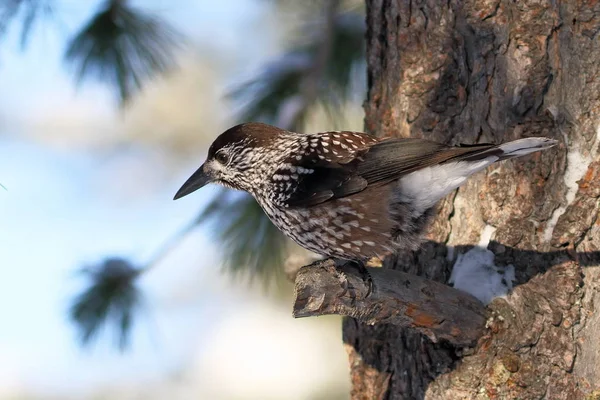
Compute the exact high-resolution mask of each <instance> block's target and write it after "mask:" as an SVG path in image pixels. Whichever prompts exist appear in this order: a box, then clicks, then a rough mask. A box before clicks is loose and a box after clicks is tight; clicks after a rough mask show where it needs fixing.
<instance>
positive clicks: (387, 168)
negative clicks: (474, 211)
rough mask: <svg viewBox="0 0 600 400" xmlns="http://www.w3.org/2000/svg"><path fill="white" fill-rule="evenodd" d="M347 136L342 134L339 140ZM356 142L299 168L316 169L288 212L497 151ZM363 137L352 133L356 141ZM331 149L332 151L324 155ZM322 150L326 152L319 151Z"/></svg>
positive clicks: (309, 158) (303, 180)
mask: <svg viewBox="0 0 600 400" xmlns="http://www.w3.org/2000/svg"><path fill="white" fill-rule="evenodd" d="M341 134H343V132H340V133H338V135H341ZM363 135H364V136H366V137H367V138H368V140H367V139H365V140H363V141H362V142H361V141H360V140H358V141H357V140H353V142H352V143H353V144H355V146H354V147H353V146H348V145H347V144H346V145H345V146H344V147H345V148H342V147H341V144H342V143H343V141H342V140H340V139H341V138H338V140H336V141H335V142H336V143H339V144H334V143H333V140H330V139H328V140H329V141H330V143H329V144H328V145H326V146H322V145H321V144H320V145H319V146H315V147H313V149H314V150H313V151H310V150H309V151H308V152H307V154H305V156H304V157H302V159H301V160H298V161H297V162H298V165H299V166H302V167H303V168H306V169H310V170H312V172H311V173H310V174H304V175H302V176H301V177H300V178H299V180H298V184H297V185H296V188H295V190H294V191H293V192H292V193H291V194H290V196H289V197H288V198H287V200H286V204H287V206H288V207H311V206H314V205H317V204H321V203H324V202H326V201H331V200H333V199H338V198H342V197H345V196H349V195H351V194H354V193H357V192H360V191H362V190H364V189H366V188H367V187H369V186H373V185H384V184H386V183H389V182H392V181H395V180H397V179H399V178H401V177H402V176H404V175H406V174H408V173H411V172H414V171H416V170H418V169H421V168H425V167H428V166H432V165H437V164H440V163H443V162H446V161H450V160H471V159H472V160H473V161H475V160H476V159H479V158H480V157H486V156H488V155H491V154H488V153H489V152H490V151H494V149H495V146H494V145H491V144H482V145H473V146H462V147H448V146H446V145H443V144H440V143H436V142H431V141H428V140H423V139H412V138H411V139H387V140H382V141H379V142H377V141H376V140H377V139H374V138H373V137H371V136H368V135H366V134H363ZM355 136H357V134H356V133H354V132H353V133H352V136H351V137H352V138H354V137H355ZM323 148H325V149H327V150H328V151H327V152H326V153H323V152H322V149H323ZM319 150H321V151H319Z"/></svg>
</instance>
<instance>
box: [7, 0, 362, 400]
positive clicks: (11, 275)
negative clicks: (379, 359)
mask: <svg viewBox="0 0 600 400" xmlns="http://www.w3.org/2000/svg"><path fill="white" fill-rule="evenodd" d="M363 35H364V9H363V5H362V2H360V1H352V0H347V1H346V0H345V1H342V0H320V1H302V2H299V1H294V0H227V1H209V0H195V1H192V0H187V1H183V0H176V1H166V0H145V1H141V0H109V1H98V0H89V1H88V0H85V1H82V0H70V1H69V0H0V185H1V186H0V226H1V227H2V229H0V252H1V253H0V255H1V257H0V272H1V275H0V399H165V398H168V399H311V400H317V399H323V400H325V399H345V398H348V391H349V387H350V384H349V381H348V379H349V378H348V365H347V357H346V353H345V351H344V348H343V344H342V339H341V326H340V319H338V318H337V317H331V318H319V319H300V320H295V319H293V318H292V316H291V309H292V301H293V293H292V292H293V286H292V283H291V279H290V278H293V276H294V273H295V271H296V270H297V268H298V267H299V266H301V265H303V264H306V263H309V262H311V261H313V260H314V259H315V255H313V254H310V253H308V252H306V251H303V250H300V249H299V248H298V247H297V246H295V245H293V244H292V243H290V242H289V241H287V240H286V239H285V238H283V237H282V236H281V234H279V233H278V231H277V230H276V229H275V228H274V227H273V226H272V225H271V224H270V222H269V221H268V220H267V219H266V217H265V216H264V215H263V214H262V211H261V210H260V208H259V207H258V206H257V205H256V203H255V202H254V200H253V199H252V198H250V197H249V196H247V195H245V194H242V193H236V192H231V191H227V190H225V189H220V188H218V187H211V188H206V189H203V190H202V191H200V192H197V193H194V195H191V196H188V197H185V198H183V199H181V200H178V201H176V202H173V201H172V200H171V199H172V197H173V195H174V193H175V192H176V190H177V189H178V188H179V187H180V186H181V184H182V183H183V182H184V181H185V180H186V179H187V177H188V176H189V175H190V174H191V173H192V172H193V171H194V170H195V169H196V168H197V167H198V166H199V165H200V164H201V163H202V161H203V159H204V157H205V154H206V150H207V147H208V146H209V145H210V143H211V142H212V140H213V139H214V138H215V137H216V136H217V135H218V134H219V133H221V132H222V131H224V130H225V129H227V128H228V127H230V126H232V125H234V124H236V123H239V122H242V121H262V122H267V123H272V124H276V125H278V126H281V127H284V128H288V129H292V130H297V131H301V132H313V131H324V130H328V129H329V130H332V129H336V128H342V127H343V128H344V129H351V130H361V129H362V120H363V111H362V109H361V103H362V100H363V98H364V93H365V61H364V43H363Z"/></svg>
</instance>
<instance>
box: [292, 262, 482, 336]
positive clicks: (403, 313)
mask: <svg viewBox="0 0 600 400" xmlns="http://www.w3.org/2000/svg"><path fill="white" fill-rule="evenodd" d="M367 270H368V272H367V271H364V270H361V269H359V268H356V266H355V265H354V264H353V263H347V264H344V265H342V266H339V267H337V268H336V265H335V261H333V260H332V259H327V260H323V261H318V262H316V263H313V264H311V265H308V266H306V267H303V268H302V269H300V271H298V275H297V276H296V286H295V290H294V292H295V298H296V299H295V302H294V316H295V317H311V316H318V315H327V314H339V315H346V316H350V317H353V318H356V320H358V321H361V322H363V323H365V324H368V325H375V324H392V325H396V326H399V327H408V328H411V329H414V330H416V331H418V332H420V333H422V334H424V335H425V336H427V337H428V338H430V339H431V340H432V341H434V342H436V341H438V340H446V341H449V342H450V343H452V344H453V345H456V346H469V345H473V344H474V343H475V342H476V341H477V339H479V337H480V336H481V334H482V333H483V328H484V325H485V322H486V311H485V308H484V307H483V304H481V302H480V301H479V300H477V299H476V298H475V297H473V296H471V295H470V294H468V293H465V292H463V291H460V290H457V289H453V288H451V287H449V286H446V285H444V284H441V283H438V282H435V281H432V280H429V279H424V278H420V277H418V276H415V275H410V274H406V273H404V272H400V271H394V270H391V269H383V268H368V269H367ZM365 272H367V273H365Z"/></svg>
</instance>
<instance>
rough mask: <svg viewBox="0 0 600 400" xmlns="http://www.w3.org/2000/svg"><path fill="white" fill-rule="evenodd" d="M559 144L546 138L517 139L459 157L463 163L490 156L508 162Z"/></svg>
mask: <svg viewBox="0 0 600 400" xmlns="http://www.w3.org/2000/svg"><path fill="white" fill-rule="evenodd" d="M557 143H558V141H556V140H554V139H550V138H546V137H534V138H526V139H517V140H513V141H512V142H507V143H502V144H499V145H496V146H492V147H489V148H487V149H484V150H482V151H474V152H473V153H470V154H469V153H467V154H465V155H464V156H462V157H460V156H459V157H458V158H459V159H461V160H462V161H477V160H482V159H485V158H487V157H490V156H496V157H498V160H496V161H499V160H508V159H509V158H513V157H520V156H524V155H526V154H529V153H534V152H536V151H540V150H545V149H548V148H550V147H552V146H555V145H556V144H557ZM474 147H475V146H474ZM467 148H468V147H467Z"/></svg>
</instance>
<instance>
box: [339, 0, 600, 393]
mask: <svg viewBox="0 0 600 400" xmlns="http://www.w3.org/2000/svg"><path fill="white" fill-rule="evenodd" d="M367 24H368V31H367V51H368V55H367V57H368V84H369V92H368V97H367V100H366V102H365V111H366V119H365V126H366V130H367V131H368V132H371V133H373V134H376V135H379V136H404V137H408V136H413V137H425V138H428V139H432V140H437V141H441V142H445V143H449V144H456V143H459V142H462V143H479V142H496V143H499V142H503V141H507V140H511V139H516V138H519V137H523V136H541V135H543V136H549V137H553V138H556V139H558V140H559V141H560V142H561V145H560V146H558V147H557V148H555V149H553V150H550V151H546V152H543V153H537V154H534V155H531V156H528V157H526V158H521V159H517V160H515V161H509V162H505V163H502V164H499V165H498V166H497V167H494V168H492V169H488V170H487V171H485V172H482V173H480V174H478V175H477V176H475V177H473V178H472V179H471V180H470V181H469V183H468V184H466V185H465V186H463V187H462V188H461V189H459V190H458V191H457V193H455V194H453V195H451V196H449V197H448V198H447V199H445V200H444V201H443V204H441V206H440V209H439V215H438V217H437V218H436V220H435V222H434V223H433V225H432V226H431V229H430V234H429V239H431V240H432V241H431V242H429V243H427V244H425V246H424V247H423V248H422V249H421V250H420V251H418V252H415V253H410V254H400V255H398V256H397V257H395V258H394V259H389V260H386V263H385V267H387V268H392V269H397V270H401V271H403V272H406V273H411V274H415V275H419V276H421V277H425V278H428V279H432V280H436V281H438V282H444V283H446V282H447V281H448V278H449V276H450V273H451V270H452V267H453V265H454V263H455V262H456V258H457V256H458V255H459V254H461V253H464V252H465V251H467V250H468V249H469V245H473V244H475V243H477V242H479V240H480V237H481V236H482V233H483V232H484V229H486V231H488V232H489V231H490V230H493V229H495V231H494V234H493V236H492V241H491V242H490V243H489V245H488V249H490V250H491V251H493V252H494V254H495V263H496V264H499V265H507V264H512V265H514V267H515V271H516V282H515V284H516V285H518V286H516V288H515V289H514V290H513V291H512V293H511V294H510V295H509V296H507V297H506V298H498V299H495V300H494V301H493V302H492V303H491V304H490V305H489V306H488V311H489V313H490V314H491V315H492V317H491V318H490V320H489V321H488V324H487V329H486V331H485V333H484V334H483V336H482V337H481V338H480V339H479V341H478V343H477V344H476V346H474V347H472V348H470V349H461V348H457V347H456V346H453V345H451V344H450V343H448V342H444V341H441V342H438V343H433V342H432V341H430V340H429V339H428V338H427V337H426V336H424V335H422V334H421V333H419V332H417V331H415V330H414V329H409V328H401V327H398V326H394V325H391V324H386V325H375V326H369V325H366V324H363V323H360V322H358V321H356V320H354V319H352V318H346V319H345V321H344V327H343V329H344V341H345V344H346V348H347V350H348V353H349V356H350V365H351V374H352V375H351V376H352V382H353V391H352V398H353V399H423V398H427V399H475V398H481V399H485V398H498V399H500V398H518V399H583V398H586V397H587V396H592V394H593V393H594V392H595V391H598V390H600V333H599V332H600V316H599V315H600V314H599V313H598V312H597V311H595V309H594V305H595V304H597V303H598V301H600V280H599V279H600V271H599V269H600V267H599V266H598V264H599V257H598V250H599V249H600V219H598V210H599V208H598V199H599V197H600V161H599V159H598V154H597V153H598V145H599V142H600V140H599V136H600V2H598V1H592V0H564V1H560V0H554V1H550V0H544V1H540V0H519V1H512V0H463V1H459V0H449V1H444V2H442V1H439V0H435V1H434V0H367Z"/></svg>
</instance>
